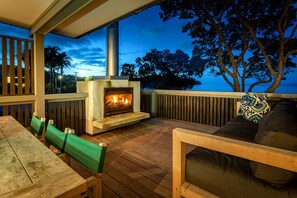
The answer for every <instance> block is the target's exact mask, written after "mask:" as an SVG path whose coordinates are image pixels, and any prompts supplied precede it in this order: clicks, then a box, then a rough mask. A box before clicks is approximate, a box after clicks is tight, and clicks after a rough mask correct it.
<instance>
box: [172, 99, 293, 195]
mask: <svg viewBox="0 0 297 198" xmlns="http://www.w3.org/2000/svg"><path fill="white" fill-rule="evenodd" d="M198 130H199V129H197V131H198ZM197 131H189V130H185V129H174V131H173V197H180V196H184V197H225V198H233V197H234V198H238V197H240V198H245V197H253V198H263V197H269V198H276V197H278V198H285V197H290V198H293V197H297V179H296V178H297V109H296V104H295V103H294V101H292V100H288V99H282V100H280V101H278V102H277V103H275V104H274V105H273V106H272V107H271V111H270V112H269V113H267V114H266V115H265V116H264V117H263V118H262V119H261V120H260V122H259V124H256V123H253V122H251V121H249V120H247V119H246V118H245V117H244V116H242V115H238V116H236V117H235V118H234V119H233V120H232V121H230V122H228V123H227V124H226V125H225V126H223V127H221V128H220V129H218V130H217V131H215V132H214V134H212V135H209V134H204V133H200V132H197ZM186 144H193V145H196V146H197V147H196V148H195V149H194V150H192V151H191V152H189V153H188V154H187V155H186V156H185V152H186V146H185V145H186ZM256 161H257V162H256ZM258 162H261V163H258ZM264 164H269V165H264ZM284 169H286V170H284Z"/></svg>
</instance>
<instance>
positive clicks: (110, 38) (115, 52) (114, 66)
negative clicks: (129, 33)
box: [106, 22, 119, 76]
mask: <svg viewBox="0 0 297 198" xmlns="http://www.w3.org/2000/svg"><path fill="white" fill-rule="evenodd" d="M118 29H119V23H118V22H115V23H113V24H111V25H109V26H107V39H106V40H107V67H106V76H118V75H119V32H118Z"/></svg>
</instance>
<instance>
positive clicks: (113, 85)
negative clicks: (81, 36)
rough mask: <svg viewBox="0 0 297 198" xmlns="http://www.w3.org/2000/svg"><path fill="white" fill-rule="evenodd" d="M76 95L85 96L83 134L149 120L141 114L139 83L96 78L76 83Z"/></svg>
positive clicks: (117, 78) (119, 79)
mask: <svg viewBox="0 0 297 198" xmlns="http://www.w3.org/2000/svg"><path fill="white" fill-rule="evenodd" d="M77 93H87V94H88V97H87V99H86V132H87V133H88V134H90V135H95V134H98V133H101V132H105V131H108V130H112V129H115V128H118V127H122V126H127V125H130V124H135V123H137V122H139V121H140V120H142V119H146V118H149V117H150V114H149V113H145V112H141V111H140V81H129V80H128V78H127V77H122V76H104V77H98V79H97V80H94V81H78V82H77Z"/></svg>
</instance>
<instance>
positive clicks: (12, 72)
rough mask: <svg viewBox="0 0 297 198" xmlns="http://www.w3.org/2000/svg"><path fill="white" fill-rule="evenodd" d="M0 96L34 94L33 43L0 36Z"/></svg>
mask: <svg viewBox="0 0 297 198" xmlns="http://www.w3.org/2000/svg"><path fill="white" fill-rule="evenodd" d="M0 42H1V45H0V46H1V52H2V53H1V59H2V61H1V62H0V67H1V68H0V70H1V73H2V75H1V80H0V83H1V86H0V95H3V96H7V95H24V94H26V95H28V94H34V81H33V75H34V71H33V65H32V64H33V53H32V52H33V41H32V40H28V39H20V38H14V37H9V36H3V35H0Z"/></svg>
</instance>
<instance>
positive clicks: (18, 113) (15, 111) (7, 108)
mask: <svg viewBox="0 0 297 198" xmlns="http://www.w3.org/2000/svg"><path fill="white" fill-rule="evenodd" d="M33 112H34V105H33V103H26V104H8V105H1V106H0V116H7V115H11V116H12V117H14V118H15V119H16V120H17V121H18V122H19V123H21V124H22V125H23V126H24V127H29V126H30V122H31V117H32V115H33Z"/></svg>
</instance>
